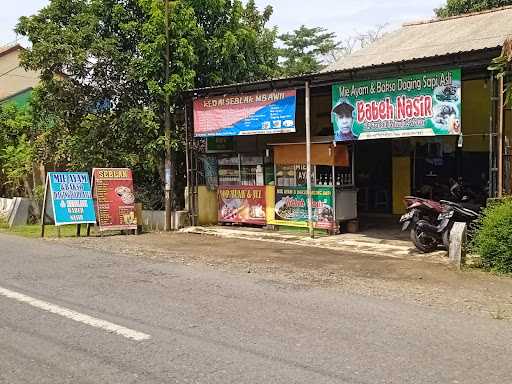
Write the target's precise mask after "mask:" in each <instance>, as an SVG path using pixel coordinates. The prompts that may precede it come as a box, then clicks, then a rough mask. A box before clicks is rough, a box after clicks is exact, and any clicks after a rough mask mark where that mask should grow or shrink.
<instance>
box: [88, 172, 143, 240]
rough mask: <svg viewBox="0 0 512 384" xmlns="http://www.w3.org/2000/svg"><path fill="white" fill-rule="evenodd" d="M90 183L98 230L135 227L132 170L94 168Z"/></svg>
mask: <svg viewBox="0 0 512 384" xmlns="http://www.w3.org/2000/svg"><path fill="white" fill-rule="evenodd" d="M92 183H93V194H94V198H95V201H96V217H97V220H98V223H99V227H100V231H110V230H127V229H137V220H136V218H135V196H134V193H133V178H132V171H131V170H130V169H128V168H94V169H93V171H92Z"/></svg>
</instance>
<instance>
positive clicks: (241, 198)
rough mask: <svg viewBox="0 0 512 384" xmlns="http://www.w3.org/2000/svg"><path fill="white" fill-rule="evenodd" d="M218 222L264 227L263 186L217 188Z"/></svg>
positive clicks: (264, 202)
mask: <svg viewBox="0 0 512 384" xmlns="http://www.w3.org/2000/svg"><path fill="white" fill-rule="evenodd" d="M218 195H219V222H221V223H238V224H255V225H265V224H266V222H267V221H266V214H265V205H266V201H265V186H219V189H218Z"/></svg>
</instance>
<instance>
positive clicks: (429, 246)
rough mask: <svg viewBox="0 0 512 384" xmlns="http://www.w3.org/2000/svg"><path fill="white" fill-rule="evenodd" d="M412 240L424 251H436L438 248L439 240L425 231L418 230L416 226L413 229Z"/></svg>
mask: <svg viewBox="0 0 512 384" xmlns="http://www.w3.org/2000/svg"><path fill="white" fill-rule="evenodd" d="M411 240H412V242H413V243H414V246H415V247H416V248H417V249H418V250H419V251H421V252H423V253H430V252H434V251H435V250H436V249H437V241H436V240H435V239H434V238H432V237H430V236H427V235H425V233H423V232H422V231H421V230H418V228H417V227H416V226H414V227H413V228H412V229H411Z"/></svg>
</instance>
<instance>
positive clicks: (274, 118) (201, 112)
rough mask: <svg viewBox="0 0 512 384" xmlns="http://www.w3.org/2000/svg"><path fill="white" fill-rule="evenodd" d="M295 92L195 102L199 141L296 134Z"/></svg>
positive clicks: (195, 130)
mask: <svg viewBox="0 0 512 384" xmlns="http://www.w3.org/2000/svg"><path fill="white" fill-rule="evenodd" d="M296 99H297V92H296V90H294V89H288V90H279V91H270V92H255V93H244V94H239V95H231V96H220V97H207V98H200V99H196V100H194V135H195V136H196V137H210V136H238V135H262V134H273V133H288V132H295V104H296Z"/></svg>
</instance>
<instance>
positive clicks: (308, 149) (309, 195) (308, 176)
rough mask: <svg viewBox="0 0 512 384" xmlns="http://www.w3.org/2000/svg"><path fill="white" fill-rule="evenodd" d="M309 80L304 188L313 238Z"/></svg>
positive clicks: (309, 225)
mask: <svg viewBox="0 0 512 384" xmlns="http://www.w3.org/2000/svg"><path fill="white" fill-rule="evenodd" d="M309 85H310V84H309V80H306V83H305V87H304V88H305V109H306V111H305V120H306V180H307V181H306V187H307V198H308V230H309V236H310V237H311V238H314V237H315V230H314V228H313V197H312V187H311V90H310V87H309Z"/></svg>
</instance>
